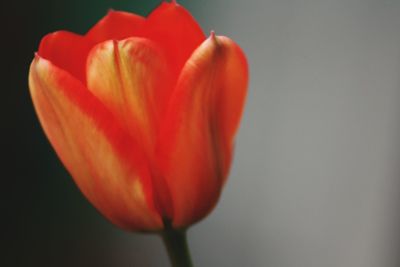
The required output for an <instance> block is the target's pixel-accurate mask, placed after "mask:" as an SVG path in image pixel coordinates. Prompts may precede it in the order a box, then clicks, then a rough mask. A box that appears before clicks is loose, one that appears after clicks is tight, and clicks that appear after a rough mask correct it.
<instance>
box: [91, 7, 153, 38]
mask: <svg viewBox="0 0 400 267" xmlns="http://www.w3.org/2000/svg"><path fill="white" fill-rule="evenodd" d="M144 21H145V19H144V18H143V17H141V16H139V15H136V14H132V13H129V12H123V11H114V10H110V11H109V12H108V14H107V15H106V16H105V17H103V18H102V19H101V20H100V21H99V22H97V23H96V25H95V26H93V28H91V29H90V31H89V32H88V33H87V34H86V38H88V39H90V40H92V41H94V42H95V43H100V42H103V41H106V40H121V39H126V38H128V37H133V36H136V35H137V34H138V30H139V29H140V28H141V27H142V25H143V23H144Z"/></svg>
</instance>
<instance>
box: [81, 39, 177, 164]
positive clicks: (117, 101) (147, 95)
mask: <svg viewBox="0 0 400 267" xmlns="http://www.w3.org/2000/svg"><path fill="white" fill-rule="evenodd" d="M87 85H88V89H89V90H90V91H91V92H92V93H93V94H94V95H95V96H97V97H98V98H99V99H100V100H101V101H102V102H103V103H104V104H105V105H106V106H107V107H108V108H109V109H110V110H111V111H112V112H113V113H114V114H115V117H117V118H118V120H120V122H121V123H122V124H123V125H124V126H125V127H126V128H127V130H128V132H129V133H130V134H131V135H132V136H133V137H134V138H135V139H136V140H137V141H138V142H139V143H140V144H142V146H143V150H144V151H146V155H147V156H148V157H149V158H150V159H151V158H152V157H153V153H154V145H155V136H156V133H157V131H158V128H159V124H160V118H161V116H162V114H163V113H164V111H165V108H166V102H167V98H166V97H165V93H166V91H167V90H166V88H169V87H170V75H168V69H167V66H166V63H165V59H164V58H163V56H162V54H161V53H160V52H159V51H158V48H157V47H156V46H155V45H154V44H153V43H152V42H151V41H149V40H147V39H144V38H138V37H133V38H129V39H125V40H122V41H115V40H109V41H106V42H103V43H100V44H99V45H97V46H95V47H94V48H93V50H92V51H91V52H90V54H89V57H88V61H87Z"/></svg>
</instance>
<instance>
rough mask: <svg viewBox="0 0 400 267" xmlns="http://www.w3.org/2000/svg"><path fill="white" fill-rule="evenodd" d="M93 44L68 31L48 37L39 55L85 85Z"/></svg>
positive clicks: (41, 44) (42, 43) (41, 46)
mask: <svg viewBox="0 0 400 267" xmlns="http://www.w3.org/2000/svg"><path fill="white" fill-rule="evenodd" d="M92 46H93V43H92V42H91V41H89V40H87V39H86V38H84V37H83V36H80V35H78V34H75V33H71V32H67V31H58V32H54V33H50V34H48V35H46V36H45V37H44V38H43V39H42V41H41V42H40V46H39V51H38V53H39V55H40V56H41V57H42V58H45V59H47V60H49V61H51V62H52V63H53V64H54V65H56V66H57V67H59V68H61V69H64V70H66V71H68V72H69V73H70V74H72V75H73V76H74V77H75V78H77V79H79V80H80V81H82V82H83V83H85V76H86V74H85V73H86V70H85V66H86V57H87V55H88V53H89V51H90V49H91V48H92Z"/></svg>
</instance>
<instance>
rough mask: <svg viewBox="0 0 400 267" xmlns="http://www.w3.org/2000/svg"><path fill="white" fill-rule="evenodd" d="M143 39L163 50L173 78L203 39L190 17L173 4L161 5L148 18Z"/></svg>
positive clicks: (199, 29)
mask: <svg viewBox="0 0 400 267" xmlns="http://www.w3.org/2000/svg"><path fill="white" fill-rule="evenodd" d="M143 30H144V32H143V33H142V34H143V36H144V37H146V38H149V39H151V40H153V41H154V42H156V43H157V45H159V46H160V47H162V49H163V51H164V53H165V54H166V57H167V60H168V64H169V66H170V68H171V71H172V75H173V76H174V77H175V79H176V78H177V77H178V75H179V73H180V71H181V69H182V67H183V65H184V64H185V62H186V60H187V59H188V58H189V57H190V55H191V54H192V52H193V51H194V50H195V49H196V48H197V47H198V46H199V45H200V44H201V43H202V42H203V41H204V40H205V35H204V33H203V31H202V30H201V28H200V26H199V25H198V24H197V22H196V21H195V20H194V18H193V17H192V15H191V14H190V13H189V12H188V11H187V10H186V9H185V8H183V7H182V6H180V5H178V4H177V3H176V2H171V3H168V2H165V1H164V2H163V3H162V4H160V5H159V6H158V7H157V8H156V9H155V10H153V12H152V13H151V14H150V15H149V16H148V17H147V19H146V23H145V25H144V29H143Z"/></svg>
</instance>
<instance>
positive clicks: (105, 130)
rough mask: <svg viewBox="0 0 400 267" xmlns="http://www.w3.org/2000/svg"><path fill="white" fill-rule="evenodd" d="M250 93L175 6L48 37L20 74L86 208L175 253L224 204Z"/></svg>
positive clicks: (237, 58) (226, 53)
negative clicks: (154, 236) (159, 240)
mask: <svg viewBox="0 0 400 267" xmlns="http://www.w3.org/2000/svg"><path fill="white" fill-rule="evenodd" d="M247 84H248V67H247V62H246V58H245V55H244V54H243V52H242V50H241V49H240V48H239V46H238V45H237V44H235V42H233V41H232V40H231V39H229V38H227V37H224V36H217V35H215V34H214V33H213V32H212V33H211V34H210V36H209V37H206V36H205V35H204V33H203V32H202V30H201V29H200V27H199V25H198V24H197V22H196V21H195V20H194V19H193V17H192V16H191V15H190V13H189V12H188V11H187V10H185V9H184V8H183V7H182V6H180V5H178V4H177V3H176V2H175V1H172V2H171V3H168V2H163V3H161V4H160V6H158V7H157V8H156V9H155V10H154V11H153V12H152V13H151V14H150V15H149V16H148V17H147V18H143V17H141V16H138V15H135V14H130V13H127V12H120V11H110V12H109V13H108V14H107V15H106V16H105V17H104V18H103V19H101V20H100V21H99V22H98V23H97V24H96V25H95V26H94V27H93V28H91V29H90V30H89V31H88V32H87V33H86V34H85V35H78V34H74V33H71V32H67V31H57V32H54V33H50V34H48V35H46V36H45V37H44V38H43V39H42V41H41V43H40V46H39V49H38V52H37V53H36V55H35V57H34V59H33V62H32V64H31V67H30V72H29V87H30V93H31V96H32V100H33V103H34V107H35V110H36V112H37V115H38V117H39V120H40V123H41V125H42V127H43V129H44V132H45V134H46V135H47V137H48V139H49V141H50V143H51V145H52V146H53V148H54V150H55V152H56V153H57V155H58V157H59V158H60V160H61V161H62V163H63V164H64V166H65V167H66V169H67V170H68V171H69V173H70V174H71V176H72V177H73V179H74V181H75V182H76V184H77V186H78V187H79V189H80V190H81V191H82V193H83V194H84V195H85V197H86V198H87V199H88V200H89V201H90V202H91V203H92V204H93V205H94V206H95V208H96V209H97V210H98V211H99V212H100V213H101V214H102V215H104V216H105V217H106V218H107V219H109V220H110V221H111V222H112V223H114V224H115V225H117V226H119V227H121V228H123V229H125V230H128V231H146V232H148V231H149V232H161V233H163V236H164V239H165V240H167V241H168V240H171V239H172V240H175V241H173V242H175V244H178V246H179V244H181V243H182V242H184V240H183V239H184V229H186V228H187V227H188V226H190V225H192V224H194V223H195V222H197V221H199V220H201V219H202V218H204V217H205V216H206V215H207V214H208V213H209V212H210V211H211V210H212V209H213V207H214V206H215V205H216V203H217V201H218V198H219V196H220V194H221V190H222V188H223V185H224V183H225V181H226V179H227V176H228V172H229V168H230V165H231V161H232V154H233V146H234V139H235V134H236V132H237V129H238V125H239V121H240V118H241V114H242V110H243V105H244V99H245V96H246V91H247ZM182 240H183V241H182ZM181 241H182V242H181ZM182 244H183V243H182ZM170 253H171V254H174V253H175V252H173V251H172V252H171V251H170ZM179 253H180V252H177V253H175V259H173V257H174V255H172V256H171V257H172V260H173V261H175V262H178V263H177V264H178V265H179V261H180V262H183V261H184V260H180V259H179V257H184V256H182V255H180V254H179ZM171 254H170V255H171ZM181 254H182V253H181ZM182 266H184V264H182Z"/></svg>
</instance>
